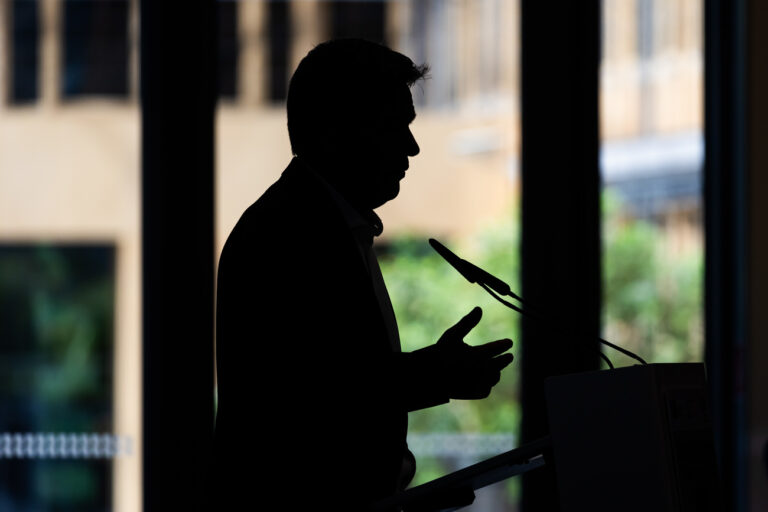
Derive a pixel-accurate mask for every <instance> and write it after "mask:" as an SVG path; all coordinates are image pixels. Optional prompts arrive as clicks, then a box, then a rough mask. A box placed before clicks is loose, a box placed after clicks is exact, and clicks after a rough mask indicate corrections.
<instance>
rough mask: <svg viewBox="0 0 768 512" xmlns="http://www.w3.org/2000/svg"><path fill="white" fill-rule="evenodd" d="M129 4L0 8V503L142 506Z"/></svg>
mask: <svg viewBox="0 0 768 512" xmlns="http://www.w3.org/2000/svg"><path fill="white" fill-rule="evenodd" d="M137 8H138V2H136V1H132V2H128V1H121V0H104V1H98V2H97V1H73V2H69V1H52V2H51V1H37V0H24V1H14V2H2V3H0V17H2V18H1V19H0V22H2V25H3V26H7V23H12V26H13V29H14V31H15V33H14V37H13V44H10V45H3V46H0V68H2V69H10V70H11V72H10V73H9V74H3V75H1V77H2V83H0V89H2V90H3V91H6V92H7V97H8V98H9V99H11V101H9V102H2V103H1V104H0V364H1V365H2V367H3V368H2V371H0V375H2V378H0V404H2V405H0V407H1V408H2V414H0V475H2V476H0V510H12V511H19V512H27V511H30V512H31V511H38V510H61V511H73V512H80V511H104V510H114V511H127V512H138V511H139V510H140V509H141V485H140V479H141V473H140V468H141V460H140V454H141V445H140V442H141V438H140V435H141V416H140V415H141V403H140V396H141V394H140V391H141V380H140V379H141V364H140V363H141V357H140V356H141V350H140V349H141V345H140V333H141V329H140V268H139V263H140V225H139V221H140V200H139V110H138V104H137V102H136V97H137V95H136V93H137V91H136V87H135V84H136V76H135V73H133V72H132V71H131V70H133V69H135V63H136V59H137V50H138V46H137V44H136V43H137V39H136V37H137V35H138V34H137V27H136V23H135V22H136V20H137V16H136V13H137ZM24 30H26V31H27V32H25V33H24V35H23V36H22V35H19V34H20V32H22V31H24ZM11 64H12V65H11ZM19 84H23V87H22V86H21V85H19ZM19 91H22V92H23V91H26V92H23V93H22V92H19ZM104 94H107V95H111V96H114V95H117V96H119V97H120V98H119V101H114V100H109V99H108V98H106V99H105V98H104ZM71 95H77V97H78V100H79V101H77V102H68V101H64V100H65V99H68V97H69V96H71ZM22 99H23V100H24V101H22Z"/></svg>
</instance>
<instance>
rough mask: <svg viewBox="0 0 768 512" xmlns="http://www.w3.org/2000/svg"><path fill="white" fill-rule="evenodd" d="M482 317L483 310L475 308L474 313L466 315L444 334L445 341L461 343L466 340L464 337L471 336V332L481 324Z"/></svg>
mask: <svg viewBox="0 0 768 512" xmlns="http://www.w3.org/2000/svg"><path fill="white" fill-rule="evenodd" d="M482 316H483V310H482V309H480V308H479V307H475V308H474V309H473V310H472V311H470V312H469V313H468V314H467V315H465V316H464V318H462V319H461V320H459V321H458V322H456V323H455V324H454V325H453V326H452V327H450V328H449V329H448V330H447V331H445V334H443V339H447V340H450V341H454V342H456V341H459V342H460V341H461V340H463V339H464V336H466V335H467V334H469V331H471V330H472V329H473V328H474V327H475V326H476V325H477V324H478V323H479V322H480V318H482Z"/></svg>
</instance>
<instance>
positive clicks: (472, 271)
mask: <svg viewBox="0 0 768 512" xmlns="http://www.w3.org/2000/svg"><path fill="white" fill-rule="evenodd" d="M429 245H431V246H432V248H433V249H434V250H435V251H437V253H438V254H439V255H440V256H442V257H443V259H444V260H445V261H447V262H448V263H450V264H451V266H452V267H453V268H455V269H456V270H458V271H459V274H461V275H462V276H464V279H466V280H467V281H469V282H470V283H478V284H480V283H482V284H485V285H488V287H489V288H491V289H493V290H494V291H495V292H496V293H498V294H499V295H508V296H510V297H514V298H515V299H517V300H520V298H519V297H517V296H516V295H514V294H513V293H512V291H511V290H510V288H509V285H508V284H507V283H505V282H504V281H502V280H501V279H499V278H498V277H496V276H493V275H491V274H489V273H488V272H486V271H485V270H483V269H481V268H480V267H478V266H477V265H473V264H472V263H470V262H468V261H467V260H463V259H461V258H459V257H458V256H456V255H455V254H454V253H452V252H451V251H450V250H448V248H447V247H446V246H444V245H443V244H441V243H440V242H438V241H437V240H435V239H434V238H430V239H429ZM521 302H522V301H521Z"/></svg>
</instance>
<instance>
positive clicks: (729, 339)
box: [704, 0, 748, 511]
mask: <svg viewBox="0 0 768 512" xmlns="http://www.w3.org/2000/svg"><path fill="white" fill-rule="evenodd" d="M704 5H705V32H704V33H705V35H706V38H705V128H704V129H705V143H706V149H705V152H706V153H705V166H704V169H705V170H704V196H705V197H704V200H705V203H704V204H705V228H706V241H705V245H706V253H705V254H706V264H705V272H706V276H705V318H706V320H705V321H706V325H705V333H706V364H707V374H708V380H709V384H710V389H711V399H712V402H711V403H712V412H713V419H714V434H715V444H716V447H717V452H718V459H719V463H720V473H721V483H722V486H723V487H722V491H723V499H724V502H725V505H726V506H725V508H726V509H727V510H733V511H741V510H746V505H745V502H744V497H745V495H746V493H745V485H746V480H747V479H746V478H745V476H746V475H745V473H744V467H745V465H744V457H745V450H746V446H745V442H746V412H745V406H746V404H745V385H746V375H745V372H746V364H747V361H746V360H745V354H746V317H745V314H746V307H745V306H746V300H747V296H746V293H747V291H746V285H747V282H748V277H747V266H746V229H747V223H746V221H747V209H748V202H747V190H746V176H747V165H746V154H747V153H746V132H745V130H746V123H745V119H746V111H747V106H746V105H747V104H746V101H747V98H746V94H745V92H746V88H745V80H746V67H745V66H746V56H747V54H746V44H747V33H746V17H745V14H746V12H745V5H746V1H745V0H733V1H730V0H706V1H705V4H704Z"/></svg>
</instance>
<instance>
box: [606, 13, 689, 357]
mask: <svg viewBox="0 0 768 512" xmlns="http://www.w3.org/2000/svg"><path fill="white" fill-rule="evenodd" d="M702 26H703V20H702V2H701V0H663V1H661V0H604V1H603V52H602V55H603V59H602V65H601V70H600V73H601V92H600V94H601V97H600V102H601V105H600V107H601V133H602V137H603V139H602V149H601V168H602V177H603V183H604V192H603V251H604V252H603V278H604V304H603V322H604V326H603V333H604V337H606V338H607V339H609V340H610V341H613V342H615V343H618V344H620V345H622V346H624V347H625V348H628V349H630V350H632V351H635V352H637V353H638V354H640V355H641V356H642V357H644V358H645V359H646V360H648V361H649V362H673V361H701V360H702V359H703V318H702V312H703V302H702V300H703V294H702V280H703V266H702V265H703V233H702V200H701V197H702V169H703V155H704V147H703V134H702V113H703V103H702V101H703V100H702V94H703V75H702V72H703V64H702V62H703V60H702V59H703V57H702V54H703V42H702ZM609 355H610V356H612V355H614V354H609Z"/></svg>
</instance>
